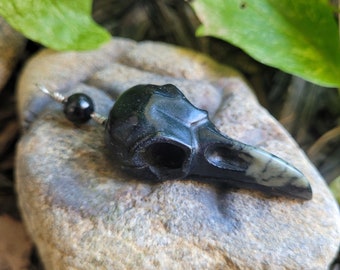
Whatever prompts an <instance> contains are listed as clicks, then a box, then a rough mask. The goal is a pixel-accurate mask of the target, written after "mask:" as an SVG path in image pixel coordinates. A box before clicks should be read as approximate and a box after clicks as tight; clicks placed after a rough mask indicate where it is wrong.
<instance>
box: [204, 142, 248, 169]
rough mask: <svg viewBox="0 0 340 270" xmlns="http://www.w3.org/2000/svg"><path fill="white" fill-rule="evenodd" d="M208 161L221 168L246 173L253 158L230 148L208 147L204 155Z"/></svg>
mask: <svg viewBox="0 0 340 270" xmlns="http://www.w3.org/2000/svg"><path fill="white" fill-rule="evenodd" d="M204 156H205V158H206V159H207V161H208V162H209V163H210V164H212V165H214V166H216V167H219V168H222V169H228V170H233V171H244V170H246V169H247V168H248V166H249V162H250V161H251V157H249V156H248V155H247V154H245V153H241V152H239V151H237V150H235V149H232V148H231V147H230V148H229V147H228V146H215V145H212V146H210V147H208V148H207V149H206V151H205V153H204Z"/></svg>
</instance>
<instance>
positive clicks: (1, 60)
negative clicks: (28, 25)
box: [0, 17, 26, 90]
mask: <svg viewBox="0 0 340 270" xmlns="http://www.w3.org/2000/svg"><path fill="white" fill-rule="evenodd" d="M25 44H26V39H25V38H24V37H23V36H22V35H21V34H19V33H18V32H16V31H15V30H14V29H13V28H12V27H11V26H10V25H8V24H7V22H6V21H5V20H4V19H3V18H1V17H0V90H1V89H2V87H3V86H4V85H5V83H6V82H7V79H8V77H9V76H10V75H11V72H12V70H13V68H14V66H15V64H16V63H17V61H18V59H19V57H20V55H21V53H22V51H23V49H24V47H25Z"/></svg>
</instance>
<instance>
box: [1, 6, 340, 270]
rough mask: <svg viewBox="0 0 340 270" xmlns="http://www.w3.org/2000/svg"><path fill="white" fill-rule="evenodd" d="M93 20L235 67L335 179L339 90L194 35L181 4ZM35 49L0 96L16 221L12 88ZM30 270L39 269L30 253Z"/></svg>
mask: <svg viewBox="0 0 340 270" xmlns="http://www.w3.org/2000/svg"><path fill="white" fill-rule="evenodd" d="M333 2H334V3H335V4H336V1H333ZM93 17H94V19H95V21H97V22H98V23H99V24H101V25H102V26H104V27H105V28H106V29H107V30H108V31H109V32H110V33H111V34H112V35H113V36H121V37H127V38H131V39H134V40H137V41H141V40H155V41H163V42H167V43H171V44H176V45H180V46H184V47H188V48H192V49H194V50H197V51H200V52H203V53H206V54H208V55H210V56H212V57H213V58H214V59H216V60H217V61H219V62H221V63H224V64H227V65H230V66H233V67H235V68H236V69H238V70H239V71H240V72H241V73H243V74H244V76H245V77H246V78H247V80H248V81H249V83H250V85H251V86H252V88H253V89H254V91H255V92H256V95H257V97H258V99H259V101H260V103H261V104H262V105H263V106H264V107H265V108H267V109H268V110H269V111H270V112H271V113H272V114H273V115H274V116H275V117H276V118H277V119H278V120H279V121H280V122H281V123H282V124H283V125H284V126H285V127H286V129H287V130H288V131H289V132H290V133H291V134H292V136H293V137H294V138H295V139H296V141H297V142H298V143H299V145H300V146H301V147H302V149H303V150H304V151H305V152H306V153H307V155H308V156H309V158H310V159H311V161H312V162H313V163H314V164H315V166H316V167H317V168H318V169H319V171H320V173H321V174H322V175H323V177H324V178H325V180H326V181H327V182H328V183H331V182H332V181H333V180H334V179H336V178H337V177H338V176H340V91H339V90H338V89H332V88H325V87H321V86H318V85H315V84H312V83H310V82H307V81H305V80H303V79H301V78H298V77H295V76H292V75H290V74H287V73H284V72H282V71H280V70H277V69H275V68H272V67H268V66H266V65H263V64H261V63H259V62H257V61H255V60H254V59H252V58H251V57H249V56H248V55H247V54H245V53H244V52H243V51H242V50H240V49H239V48H236V47H234V46H232V45H231V44H229V43H227V42H224V41H222V40H218V39H216V38H210V37H196V36H195V31H196V29H197V27H198V26H199V24H200V22H199V20H198V18H197V17H196V15H195V13H194V12H193V10H192V8H191V7H190V5H189V3H188V2H187V1H184V0H162V1H160V0H124V1H121V0H95V1H94V3H93ZM40 48H41V46H40V45H39V44H36V43H34V42H32V41H30V42H28V45H27V47H26V51H25V53H24V55H23V57H22V59H21V61H20V63H19V65H18V66H17V69H16V71H15V73H14V74H13V75H12V78H11V79H10V80H9V82H8V83H7V85H6V86H5V88H4V90H3V91H2V92H1V93H0V214H2V213H10V214H11V215H12V216H14V217H16V218H18V219H19V218H20V217H19V214H18V210H17V208H16V206H15V202H16V198H15V192H14V189H13V183H14V169H15V168H14V155H15V145H16V142H17V140H18V138H19V125H18V122H17V118H16V112H15V103H16V101H15V96H14V89H15V83H16V78H17V76H18V74H19V72H20V69H21V67H22V65H23V64H24V63H25V61H26V60H27V59H28V58H29V57H30V56H31V55H32V54H33V53H35V52H36V51H37V50H39V49H40ZM338 259H339V258H338ZM334 267H337V266H336V265H334ZM30 269H42V266H41V264H40V263H39V259H38V257H37V255H36V253H35V252H33V254H32V265H31V267H30Z"/></svg>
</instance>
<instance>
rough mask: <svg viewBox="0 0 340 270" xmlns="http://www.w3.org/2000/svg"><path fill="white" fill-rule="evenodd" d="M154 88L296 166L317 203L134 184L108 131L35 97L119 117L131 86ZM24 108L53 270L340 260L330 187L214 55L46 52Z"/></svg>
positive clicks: (30, 201)
mask: <svg viewBox="0 0 340 270" xmlns="http://www.w3.org/2000/svg"><path fill="white" fill-rule="evenodd" d="M149 82H152V83H167V82H170V83H175V84H176V85H177V86H179V87H180V88H181V89H182V90H183V91H184V92H185V94H186V95H187V96H188V98H189V99H190V100H191V101H192V102H193V103H194V104H195V105H197V106H199V107H203V108H205V109H207V110H208V111H209V112H210V113H211V118H212V120H213V122H214V123H215V124H216V125H217V127H218V128H219V129H220V130H221V131H222V132H224V133H227V134H228V135H230V136H231V137H233V138H236V139H239V140H241V141H243V142H245V143H250V144H253V145H257V146H259V147H262V148H264V149H266V150H268V151H270V152H272V153H274V154H276V155H278V156H280V157H282V158H284V159H286V160H287V161H289V162H291V163H292V164H294V165H295V166H296V167H297V168H299V169H300V170H301V171H302V172H303V173H305V175H306V176H307V177H308V179H309V180H310V182H311V185H312V188H313V192H314V196H313V199H312V200H310V201H303V202H301V201H298V200H293V199H287V198H277V197H274V198H267V197H266V196H264V195H262V194H261V193H259V192H255V191H246V190H237V189H227V188H221V187H218V186H215V185H210V184H203V183H197V182H193V181H166V182H163V183H158V184H150V183H147V182H143V181H138V180H136V179H127V178H125V177H124V176H123V175H122V174H121V173H120V172H119V171H116V169H115V167H114V161H112V160H110V159H109V158H108V153H107V152H106V147H105V145H104V143H103V134H104V132H103V127H101V126H98V125H97V124H95V123H93V122H90V123H89V124H87V125H84V126H82V127H75V126H73V125H72V124H71V123H69V122H68V121H67V120H66V119H65V118H64V116H63V114H62V108H61V105H60V104H56V103H53V101H51V100H50V99H48V97H45V96H44V95H43V94H42V93H39V92H38V90H37V89H36V87H35V83H40V84H44V85H45V86H46V87H47V88H49V89H51V90H56V91H60V92H63V93H65V95H67V94H68V93H67V92H70V91H72V92H76V91H83V92H86V93H88V94H90V95H91V96H92V97H93V98H94V100H95V102H96V107H97V111H99V112H100V113H102V114H104V115H107V114H108V111H109V109H110V107H111V106H112V104H113V99H114V98H115V97H116V96H117V95H118V94H119V93H121V92H122V91H124V89H125V88H127V87H130V86H132V85H134V84H137V83H149ZM100 89H102V90H103V91H101V90H100ZM18 98H19V114H20V118H21V121H22V123H23V124H25V126H26V128H27V130H26V132H25V133H24V134H23V136H22V138H21V141H20V143H19V145H18V151H17V164H16V168H17V172H16V176H17V192H18V196H19V204H20V208H21V211H22V214H23V218H24V221H25V224H26V226H27V230H28V232H29V233H30V235H31V237H32V239H33V240H34V242H35V243H36V245H37V247H38V250H39V253H40V255H41V257H42V260H43V262H44V264H45V266H46V269H136V267H138V269H327V265H328V264H329V263H330V262H331V260H332V259H333V257H334V256H335V254H336V250H337V248H338V243H339V240H340V216H339V211H338V208H337V204H336V202H335V200H334V198H333V197H332V195H331V193H330V192H329V190H328V188H327V186H326V184H325V182H324V180H323V179H322V178H321V177H320V175H319V173H318V172H317V171H316V169H315V168H314V167H313V166H312V165H311V163H310V162H309V160H308V159H307V158H306V156H305V155H304V154H303V152H302V151H301V150H300V149H299V147H298V146H297V144H296V143H295V142H294V141H293V139H292V138H291V137H290V136H289V135H288V133H287V132H286V131H285V130H284V129H283V128H282V127H281V126H280V124H278V123H277V121H276V120H275V119H274V118H273V117H272V116H270V115H269V113H268V112H267V111H266V110H265V109H263V108H262V107H261V106H260V105H259V104H258V102H257V100H256V98H255V97H254V95H253V94H252V93H251V90H250V89H249V87H248V86H247V84H246V83H245V82H244V80H243V79H242V78H241V77H240V76H239V75H238V74H237V72H235V71H233V70H231V69H229V68H227V67H224V66H220V65H218V64H217V63H215V62H213V61H212V60H211V59H209V58H208V57H205V56H202V55H199V54H196V53H194V52H191V51H188V50H184V49H180V48H176V47H173V46H170V45H164V44H159V43H152V42H144V43H139V44H137V43H134V42H132V41H127V40H121V39H118V38H115V39H114V40H113V41H112V42H111V43H110V44H108V45H106V46H105V47H103V48H102V49H100V50H98V51H94V52H84V53H70V52H68V53H56V52H52V51H49V50H44V51H42V52H41V53H39V54H38V55H36V56H35V57H34V58H32V59H31V61H30V63H29V64H28V65H27V66H26V68H25V69H24V71H23V73H22V76H21V78H20V81H19V84H18ZM47 105H48V108H47Z"/></svg>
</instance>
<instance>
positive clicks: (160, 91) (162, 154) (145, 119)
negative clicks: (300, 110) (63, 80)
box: [105, 84, 312, 199]
mask: <svg viewBox="0 0 340 270" xmlns="http://www.w3.org/2000/svg"><path fill="white" fill-rule="evenodd" d="M105 132H106V135H105V138H106V143H107V146H108V149H109V152H110V155H111V157H112V159H113V160H114V162H115V163H119V164H120V167H121V169H123V170H124V171H125V172H127V173H129V174H131V175H133V176H135V177H137V178H139V179H148V180H153V181H165V180H174V179H192V180H198V181H204V182H217V183H223V184H226V185H228V186H231V187H238V188H246V189H254V190H259V191H262V192H264V193H266V194H270V195H283V196H287V197H293V198H299V199H311V198H312V190H311V187H310V184H309V182H308V180H307V179H306V178H305V176H304V175H303V174H302V173H301V172H300V171H299V170H297V169H296V168H295V167H293V166H292V165H290V164H288V163H287V162H285V161H283V160H282V159H280V158H278V157H276V156H274V155H272V154H270V153H268V152H265V151H264V150H261V149H259V148H256V147H254V146H250V145H247V144H244V143H241V142H239V141H236V140H234V139H232V138H230V137H228V136H226V135H222V134H221V133H220V132H219V131H218V130H217V128H216V127H215V126H214V125H213V123H212V122H211V121H210V120H209V117H208V114H207V112H206V111H204V110H201V109H198V108H196V107H195V106H193V105H192V104H191V103H190V102H189V101H188V100H187V99H186V98H185V96H184V95H183V94H182V93H181V91H180V90H179V89H177V88H176V87H175V86H174V85H171V84H167V85H163V86H157V85H137V86H134V87H132V88H130V89H129V90H127V91H126V92H124V93H123V94H122V95H121V96H120V97H119V98H118V99H117V101H116V103H115V105H114V106H113V108H112V110H111V112H110V114H109V117H108V120H107V122H106V128H105Z"/></svg>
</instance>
